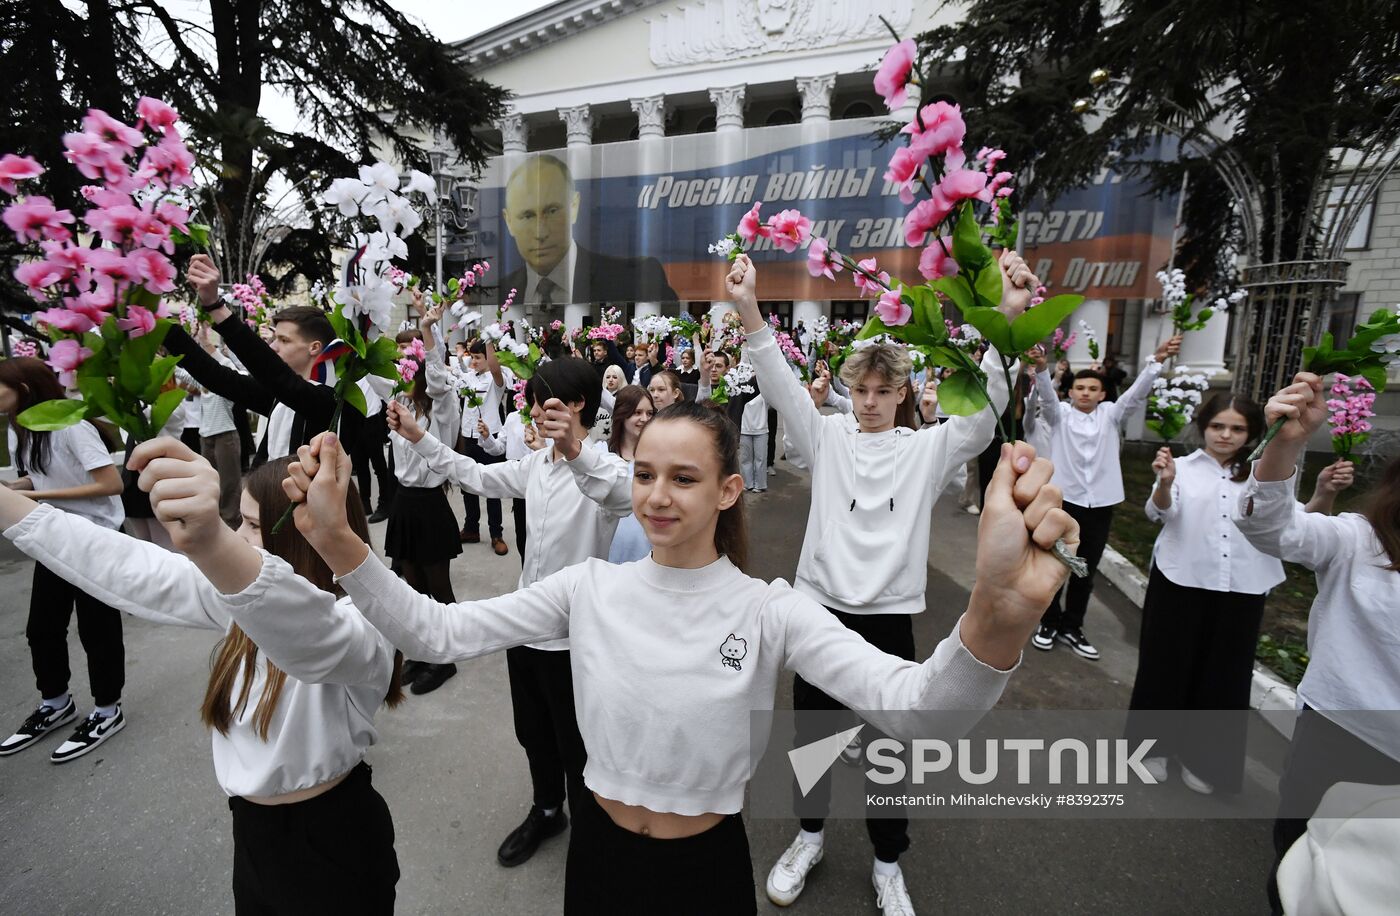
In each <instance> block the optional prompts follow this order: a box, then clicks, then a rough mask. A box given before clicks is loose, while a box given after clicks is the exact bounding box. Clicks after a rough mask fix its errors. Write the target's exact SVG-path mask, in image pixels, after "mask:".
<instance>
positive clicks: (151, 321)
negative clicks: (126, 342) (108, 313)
mask: <svg viewBox="0 0 1400 916" xmlns="http://www.w3.org/2000/svg"><path fill="white" fill-rule="evenodd" d="M117 327H118V328H120V329H121V330H123V331H125V332H126V334H127V336H128V337H141V336H143V335H145V334H149V333H151V332H152V331H154V330H155V328H156V316H155V314H154V313H153V312H152V311H151V310H150V309H148V308H142V307H141V306H139V305H128V306H127V307H126V317H125V318H118V319H117Z"/></svg>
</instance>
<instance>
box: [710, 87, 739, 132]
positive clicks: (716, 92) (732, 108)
mask: <svg viewBox="0 0 1400 916" xmlns="http://www.w3.org/2000/svg"><path fill="white" fill-rule="evenodd" d="M747 88H748V87H747V86H743V85H739V86H727V87H725V88H723V89H711V90H710V101H711V102H714V103H715V132H716V133H727V132H729V131H734V130H743V129H744V91H745V90H746V89H747Z"/></svg>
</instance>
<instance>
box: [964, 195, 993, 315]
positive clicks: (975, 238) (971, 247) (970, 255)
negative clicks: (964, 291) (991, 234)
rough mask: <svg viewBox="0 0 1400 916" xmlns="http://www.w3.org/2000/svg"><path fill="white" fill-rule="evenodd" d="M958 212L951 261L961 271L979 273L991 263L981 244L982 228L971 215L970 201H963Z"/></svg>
mask: <svg viewBox="0 0 1400 916" xmlns="http://www.w3.org/2000/svg"><path fill="white" fill-rule="evenodd" d="M959 211H960V212H959V214H958V224H957V226H955V227H954V229H953V259H954V260H956V261H957V262H958V267H959V268H961V269H962V270H965V271H980V270H982V269H983V268H985V267H987V266H988V265H989V264H991V263H992V252H991V249H989V248H988V247H987V246H986V245H985V244H983V242H982V227H981V226H980V225H978V223H977V217H975V216H973V214H972V201H970V200H965V201H963V203H962V206H961V207H960V208H959ZM998 295H1000V294H998Z"/></svg>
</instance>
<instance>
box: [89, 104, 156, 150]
mask: <svg viewBox="0 0 1400 916" xmlns="http://www.w3.org/2000/svg"><path fill="white" fill-rule="evenodd" d="M83 130H84V131H86V132H87V133H89V134H92V135H94V136H96V137H97V138H98V139H100V140H102V141H103V142H105V143H110V144H112V146H114V147H116V148H117V149H119V150H121V151H122V152H123V153H130V152H132V151H133V150H135V149H136V147H138V146H141V145H142V144H144V143H145V142H146V138H145V136H143V135H142V133H141V131H139V130H137V129H136V128H134V127H131V126H129V125H126V124H123V123H122V122H120V121H118V120H117V119H116V118H114V117H112V116H111V115H109V114H107V112H105V111H102V110H100V109H97V108H89V109H88V113H87V117H85V118H83Z"/></svg>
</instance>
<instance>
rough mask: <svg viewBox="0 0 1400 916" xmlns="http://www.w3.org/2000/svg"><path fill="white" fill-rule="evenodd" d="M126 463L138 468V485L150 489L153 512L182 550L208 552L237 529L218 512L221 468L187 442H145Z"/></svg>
mask: <svg viewBox="0 0 1400 916" xmlns="http://www.w3.org/2000/svg"><path fill="white" fill-rule="evenodd" d="M126 466H127V467H128V468H130V469H131V470H132V471H136V472H139V473H140V475H141V476H140V477H139V478H138V479H137V482H136V485H137V486H139V487H140V488H141V489H142V490H144V491H145V492H147V493H149V494H151V511H152V513H153V514H154V515H155V517H156V518H157V519H159V520H160V523H161V524H162V525H164V526H165V529H166V530H167V531H169V532H170V539H171V540H172V541H173V542H174V544H175V547H176V549H178V550H180V551H181V552H182V553H185V554H188V555H189V556H190V557H192V558H193V557H196V556H201V555H208V554H209V553H211V552H213V551H216V550H218V548H219V545H221V544H223V543H225V539H226V538H227V537H229V536H230V535H232V534H233V532H232V531H231V530H230V529H229V527H228V525H226V524H224V520H223V519H222V518H221V517H220V516H219V472H218V471H216V470H215V469H214V467H213V466H212V465H211V464H210V463H209V462H208V461H205V460H204V459H203V458H201V457H200V456H199V455H196V454H195V453H194V452H193V451H191V450H190V448H189V447H188V446H187V445H185V444H184V443H183V442H180V441H179V440H178V439H170V438H166V437H162V438H160V439H152V440H150V441H149V442H142V443H141V444H140V445H138V446H136V448H135V449H134V450H133V451H132V453H131V458H130V460H128V461H127V464H126Z"/></svg>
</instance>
